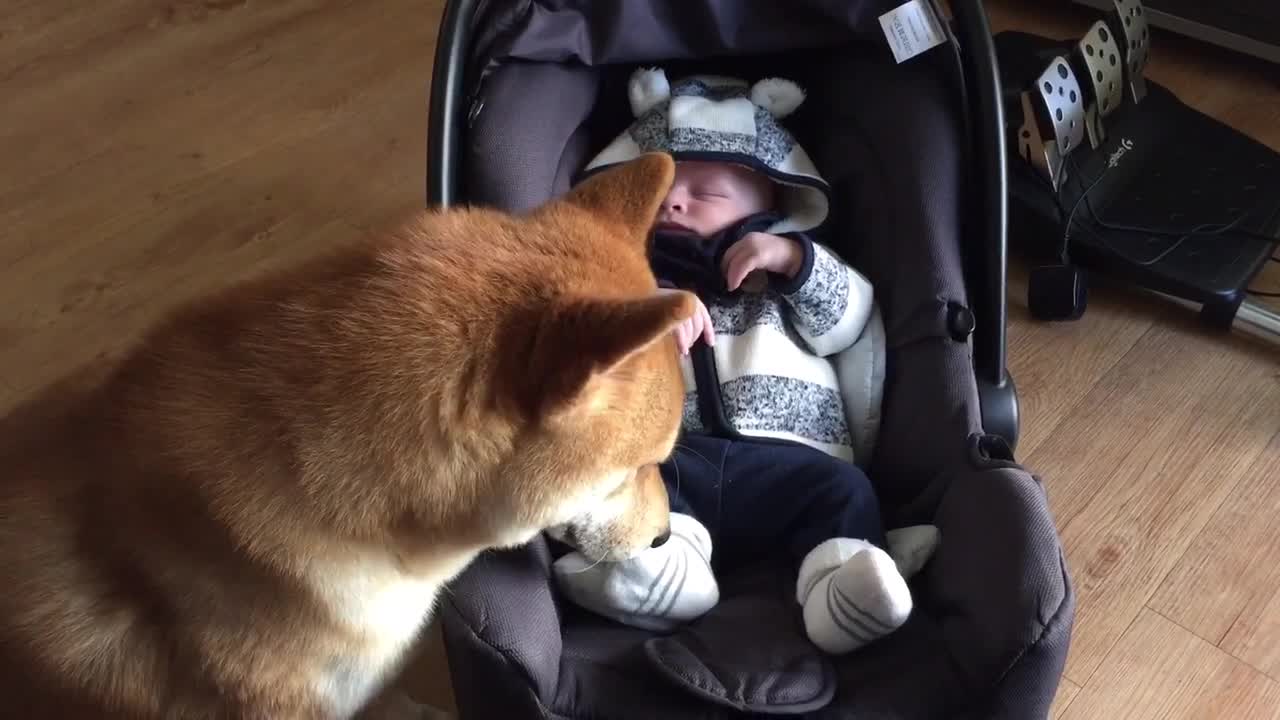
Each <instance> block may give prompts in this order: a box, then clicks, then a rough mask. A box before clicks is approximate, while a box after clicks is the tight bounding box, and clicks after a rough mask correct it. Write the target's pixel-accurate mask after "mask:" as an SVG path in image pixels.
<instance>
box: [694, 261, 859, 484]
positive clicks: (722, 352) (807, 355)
mask: <svg viewBox="0 0 1280 720" xmlns="http://www.w3.org/2000/svg"><path fill="white" fill-rule="evenodd" d="M803 245H804V246H805V251H806V253H812V262H808V259H806V260H807V261H806V262H805V264H804V266H805V268H806V269H807V276H804V271H802V276H798V277H796V278H795V279H794V280H793V281H791V282H788V283H786V284H785V285H786V286H781V285H776V284H770V285H768V286H766V287H765V288H764V289H763V290H761V291H759V292H751V291H747V290H739V291H738V292H736V293H733V294H732V295H730V296H728V297H727V298H719V299H714V300H713V299H709V298H706V297H704V298H703V301H704V302H705V303H706V305H707V310H708V312H709V313H710V315H711V320H712V324H713V325H714V326H715V333H716V341H715V347H714V348H711V347H707V346H705V345H703V344H701V343H699V345H697V346H695V348H694V350H693V351H692V352H691V353H690V355H688V356H686V357H683V358H681V366H682V370H683V372H684V383H685V388H686V395H685V406H684V430H685V431H686V432H694V433H705V432H716V431H717V430H720V431H723V428H717V427H716V426H717V425H718V424H720V422H723V423H724V424H725V425H727V426H728V428H727V429H728V430H729V431H730V432H737V433H738V434H740V435H743V436H747V437H764V438H779V439H785V440H791V441H795V442H799V443H802V444H805V445H809V446H811V447H814V448H817V449H819V450H821V451H823V452H826V453H828V454H830V455H832V456H835V457H837V458H840V459H843V460H847V461H850V462H853V461H854V449H853V448H854V438H853V437H852V435H851V433H850V428H849V422H848V416H847V414H846V409H845V405H844V401H843V399H842V392H841V389H840V385H839V383H838V377H837V376H838V372H837V368H836V364H835V362H834V361H833V359H834V356H836V355H837V354H839V353H840V352H842V351H844V350H846V349H848V348H849V347H850V346H852V345H853V344H854V343H855V342H856V341H857V340H858V339H859V337H860V336H861V335H862V332H863V329H864V328H865V327H866V326H867V323H868V320H869V319H870V317H871V313H872V309H873V292H872V287H871V283H870V282H868V281H867V279H866V278H865V277H863V276H862V275H861V274H860V273H858V272H857V271H856V270H854V269H853V268H852V267H850V266H849V265H847V264H846V263H845V262H844V261H842V260H841V259H840V258H839V257H837V256H836V255H835V253H834V252H832V251H831V250H829V249H827V248H826V247H824V246H823V245H821V244H819V243H816V242H811V241H809V242H804V243H803ZM700 366H701V367H700ZM712 369H713V370H714V375H712V374H711V371H712ZM700 378H701V379H702V380H703V381H704V382H707V383H713V382H714V383H718V385H719V390H720V392H719V402H718V403H717V402H716V400H715V398H714V397H712V398H706V397H703V396H701V395H700V394H699V379H700ZM708 400H709V401H710V402H709V403H708V402H707V401H708ZM708 406H712V407H715V406H718V410H711V411H709V410H708V409H707V408H708ZM708 414H709V415H712V416H713V417H706V415H708Z"/></svg>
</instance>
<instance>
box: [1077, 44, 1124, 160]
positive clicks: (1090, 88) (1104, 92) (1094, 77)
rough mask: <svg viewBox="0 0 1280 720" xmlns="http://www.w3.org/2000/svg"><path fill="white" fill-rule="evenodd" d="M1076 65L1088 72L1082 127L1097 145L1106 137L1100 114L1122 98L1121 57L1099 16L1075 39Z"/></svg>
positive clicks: (1108, 113) (1107, 110)
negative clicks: (1087, 30) (1078, 39)
mask: <svg viewBox="0 0 1280 720" xmlns="http://www.w3.org/2000/svg"><path fill="white" fill-rule="evenodd" d="M1075 54H1076V59H1077V60H1078V65H1077V66H1078V67H1079V66H1082V69H1083V70H1084V71H1085V72H1086V73H1087V77H1086V78H1084V79H1085V80H1086V82H1085V84H1084V89H1085V96H1086V102H1085V130H1086V131H1087V132H1088V133H1089V144H1090V145H1091V146H1093V147H1094V148H1097V147H1098V146H1100V145H1101V144H1102V143H1103V141H1105V140H1106V138H1107V133H1106V129H1105V128H1104V127H1103V123H1102V118H1104V117H1106V116H1108V115H1110V114H1111V113H1113V112H1115V110H1116V108H1118V107H1119V106H1120V105H1121V103H1123V102H1124V61H1123V59H1122V58H1123V56H1122V55H1121V53H1120V46H1119V45H1118V44H1117V43H1116V36H1115V34H1114V33H1112V32H1111V30H1110V29H1108V28H1107V23H1106V22H1105V21H1103V20H1098V21H1097V22H1095V23H1094V24H1093V26H1092V27H1090V28H1089V32H1087V33H1085V35H1084V37H1082V38H1080V42H1078V43H1076V51H1075Z"/></svg>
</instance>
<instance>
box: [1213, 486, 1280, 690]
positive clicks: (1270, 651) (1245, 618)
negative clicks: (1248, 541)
mask: <svg viewBox="0 0 1280 720" xmlns="http://www.w3.org/2000/svg"><path fill="white" fill-rule="evenodd" d="M1269 510H1270V512H1271V513H1272V518H1273V519H1272V522H1275V520H1274V518H1275V513H1276V511H1277V510H1280V507H1277V506H1275V505H1273V506H1271V507H1270V508H1269ZM1275 557H1276V556H1275V555H1272V556H1270V557H1269V558H1267V559H1266V562H1267V563H1268V564H1270V565H1273V566H1274V565H1275V564H1276V561H1275ZM1220 646H1221V647H1222V649H1223V650H1225V651H1226V652H1229V653H1231V654H1232V655H1234V656H1236V657H1238V658H1240V659H1241V660H1243V661H1245V662H1247V663H1249V664H1250V665H1252V666H1253V667H1255V668H1257V669H1258V670H1261V671H1262V672H1264V673H1267V674H1268V675H1269V676H1271V677H1272V678H1273V679H1275V680H1280V588H1276V589H1275V590H1274V591H1273V592H1272V593H1271V596H1270V598H1268V599H1266V600H1265V601H1264V600H1263V599H1262V598H1258V601H1257V602H1251V603H1249V604H1248V605H1246V606H1245V608H1244V610H1243V611H1241V613H1240V615H1239V616H1238V617H1237V618H1236V621H1235V623H1233V624H1232V625H1231V628H1230V629H1229V630H1228V631H1227V634H1226V636H1225V637H1224V638H1223V639H1222V642H1221V643H1220Z"/></svg>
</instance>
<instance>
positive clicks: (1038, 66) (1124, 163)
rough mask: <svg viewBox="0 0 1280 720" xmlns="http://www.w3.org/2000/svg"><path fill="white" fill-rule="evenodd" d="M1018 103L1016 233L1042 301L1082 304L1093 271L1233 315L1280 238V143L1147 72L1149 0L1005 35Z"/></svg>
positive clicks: (1006, 80) (1008, 95)
mask: <svg viewBox="0 0 1280 720" xmlns="http://www.w3.org/2000/svg"><path fill="white" fill-rule="evenodd" d="M996 45H997V51H998V55H999V62H1000V68H1001V74H1002V84H1003V87H1004V99H1005V107H1006V109H1007V110H1006V111H1007V115H1008V119H1007V123H1008V126H1007V128H1006V132H1007V134H1008V144H1009V146H1010V153H1009V162H1010V168H1009V171H1010V172H1009V192H1010V238H1011V244H1013V245H1020V246H1022V247H1023V249H1025V250H1027V251H1029V252H1031V254H1033V255H1037V256H1040V257H1043V258H1045V259H1046V260H1048V263H1047V264H1044V265H1042V266H1040V267H1037V268H1036V269H1035V270H1033V272H1032V275H1031V278H1030V283H1031V284H1030V287H1029V289H1028V304H1029V306H1030V309H1031V312H1032V314H1033V315H1034V316H1035V317H1037V318H1040V319H1046V320H1069V319H1075V318H1078V317H1080V316H1081V315H1082V314H1083V313H1084V310H1085V305H1086V301H1087V293H1086V286H1087V281H1086V277H1085V274H1084V272H1083V270H1084V269H1085V268H1088V269H1089V270H1090V271H1091V272H1093V273H1095V274H1099V275H1105V276H1107V277H1110V278H1114V279H1118V280H1120V281H1122V282H1126V283H1131V284H1135V285H1138V286H1140V287H1144V288H1147V289H1150V290H1153V291H1156V292H1159V293H1163V294H1167V295H1170V296H1173V297H1176V298H1180V299H1183V300H1186V301H1190V302H1193V303H1195V304H1197V305H1199V306H1201V310H1202V315H1203V316H1204V317H1206V318H1207V319H1209V320H1210V321H1211V322H1214V323H1215V324H1225V325H1228V326H1229V325H1230V324H1231V320H1232V317H1233V316H1234V314H1235V312H1236V310H1237V309H1238V307H1239V305H1240V303H1241V302H1242V301H1243V298H1244V294H1245V288H1247V286H1248V284H1249V282H1250V281H1251V280H1252V278H1253V277H1254V275H1256V274H1257V272H1258V271H1259V270H1260V269H1261V268H1262V266H1263V265H1265V264H1266V262H1267V261H1268V259H1269V258H1270V257H1271V255H1272V254H1273V253H1274V252H1275V249H1276V247H1277V245H1280V237H1277V235H1280V156H1277V155H1276V153H1274V152H1273V151H1271V150H1270V149H1269V148H1267V147H1266V146H1264V145H1261V144H1260V143H1258V142H1256V141H1254V140H1252V139H1250V138H1248V137H1245V136H1243V135H1241V134H1240V133H1238V132H1237V131H1235V130H1234V129H1232V128H1230V127H1228V126H1226V125H1223V124H1222V123H1220V122H1218V121H1216V120H1214V119H1212V118H1209V117H1208V116H1205V115H1203V114H1201V113H1199V112H1197V111H1195V110H1193V109H1192V108H1190V107H1189V106H1187V105H1185V104H1183V103H1182V102H1181V101H1179V100H1178V99H1177V98H1176V97H1174V95H1173V94H1172V93H1170V92H1169V91H1168V90H1167V89H1165V88H1163V87H1161V86H1160V85H1159V84H1157V83H1155V82H1152V81H1150V80H1148V79H1147V78H1146V77H1145V76H1144V72H1145V69H1146V65H1147V61H1148V59H1149V58H1150V48H1151V31H1150V26H1149V25H1148V22H1147V16H1146V11H1145V9H1144V7H1143V5H1142V3H1141V1H1140V0H1115V2H1114V6H1113V9H1112V11H1111V12H1110V13H1108V14H1107V16H1106V17H1103V18H1100V19H1098V20H1097V21H1096V22H1094V23H1093V25H1092V26H1091V27H1090V28H1089V30H1088V31H1087V32H1086V33H1085V34H1084V35H1083V36H1082V37H1081V38H1079V39H1078V40H1075V41H1071V42H1066V43H1064V42H1062V41H1055V40H1051V39H1048V38H1042V37H1038V36H1035V35H1030V34H1027V33H1018V32H1004V33H1000V34H999V35H997V37H996Z"/></svg>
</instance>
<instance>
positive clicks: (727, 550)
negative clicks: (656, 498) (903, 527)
mask: <svg viewBox="0 0 1280 720" xmlns="http://www.w3.org/2000/svg"><path fill="white" fill-rule="evenodd" d="M660 469H661V472H662V479H663V481H664V482H665V483H666V486H667V494H668V495H669V496H670V498H671V510H672V511H673V512H680V513H685V514H687V515H692V516H693V517H695V518H697V519H698V520H699V521H700V522H701V523H702V524H703V525H705V526H706V527H707V530H708V532H710V533H711V546H712V547H713V548H714V550H713V551H712V566H713V568H714V569H715V570H716V571H717V572H719V571H721V570H729V569H732V568H734V567H739V566H742V565H744V564H749V563H753V562H755V561H757V560H759V559H761V558H763V557H765V556H767V555H773V554H776V553H777V552H779V551H780V550H781V551H784V552H786V553H787V555H789V556H790V558H791V559H792V560H793V561H794V562H795V564H796V566H797V567H798V566H799V564H800V562H801V561H802V560H804V557H805V555H807V554H808V553H809V551H810V550H812V549H813V548H814V547H816V546H817V545H818V544H819V543H821V542H822V541H824V540H827V539H829V538H833V537H847V538H859V539H863V540H867V541H868V542H871V543H874V544H875V545H877V546H879V547H881V548H883V547H884V546H885V539H884V526H883V521H882V520H881V517H880V503H879V501H878V500H877V499H876V495H875V491H874V489H873V488H872V486H871V481H870V480H869V479H867V476H866V474H864V473H863V472H862V470H860V469H859V468H858V467H856V466H855V465H853V464H852V463H849V462H845V461H843V460H840V459H838V458H834V457H832V456H830V455H827V454H826V453H824V452H822V451H820V450H816V449H814V448H810V447H808V446H804V445H800V444H797V443H786V442H779V441H771V440H763V441H756V440H751V439H748V440H727V439H723V438H718V437H712V436H708V435H692V434H690V435H684V436H682V437H681V439H680V441H679V443H678V445H677V447H676V450H675V452H674V453H673V454H672V456H671V458H669V459H668V460H667V462H665V463H663V464H662V466H661V468H660Z"/></svg>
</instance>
